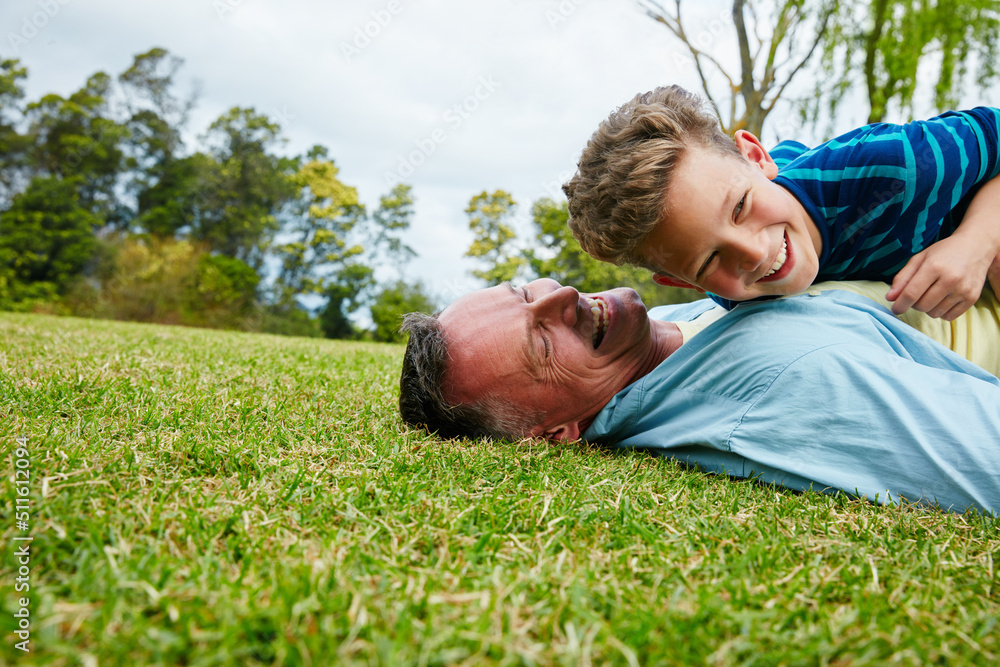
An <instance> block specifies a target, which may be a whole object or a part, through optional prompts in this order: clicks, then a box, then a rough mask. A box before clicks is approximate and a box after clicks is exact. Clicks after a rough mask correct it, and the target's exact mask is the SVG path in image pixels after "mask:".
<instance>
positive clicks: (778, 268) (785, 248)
mask: <svg viewBox="0 0 1000 667" xmlns="http://www.w3.org/2000/svg"><path fill="white" fill-rule="evenodd" d="M791 256H792V252H791V248H790V247H789V245H788V231H787V230H785V232H784V233H783V234H782V240H781V249H780V250H778V255H777V256H776V257H775V258H774V262H772V263H771V268H770V269H769V270H768V272H767V273H765V274H764V275H763V276H761V277H760V278H758V279H757V281H756V282H759V283H763V282H771V281H774V280H781V279H782V278H784V277H785V276H787V275H788V273H789V272H790V271H791V269H792V265H793V264H794V262H789V261H788V260H789V259H790V258H791Z"/></svg>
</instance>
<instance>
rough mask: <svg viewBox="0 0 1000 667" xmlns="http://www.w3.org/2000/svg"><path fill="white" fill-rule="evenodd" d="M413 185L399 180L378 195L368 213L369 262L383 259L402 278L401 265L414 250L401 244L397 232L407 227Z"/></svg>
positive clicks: (413, 254) (411, 203) (409, 219)
mask: <svg viewBox="0 0 1000 667" xmlns="http://www.w3.org/2000/svg"><path fill="white" fill-rule="evenodd" d="M412 190H413V188H412V187H410V186H409V185H406V184H404V183H399V184H398V185H396V187H394V188H393V189H392V190H391V191H390V192H389V194H387V195H382V197H381V198H380V199H379V204H378V208H377V209H375V213H374V214H372V222H373V223H374V224H373V225H372V239H371V254H372V258H373V261H377V260H378V259H381V260H383V263H384V264H387V265H389V266H393V267H395V269H396V272H397V275H399V276H400V277H402V274H403V267H404V266H405V265H406V264H407V262H409V261H410V260H411V259H413V258H414V257H416V255H417V253H416V252H415V251H414V250H413V248H411V247H410V246H408V245H406V244H405V243H403V240H402V239H401V238H400V237H399V233H400V232H405V231H406V230H407V229H409V228H410V222H411V219H412V217H413V195H412V194H411V192H412Z"/></svg>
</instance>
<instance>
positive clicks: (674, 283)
mask: <svg viewBox="0 0 1000 667" xmlns="http://www.w3.org/2000/svg"><path fill="white" fill-rule="evenodd" d="M653 282H654V283H656V284H657V285H662V286H664V287H684V288H687V289H693V290H698V291H699V292H701V293H702V294H704V293H705V290H703V289H702V288H700V287H698V286H697V285H692V284H691V283H687V282H684V281H683V280H678V279H677V278H673V277H671V276H668V275H664V274H662V273H654V274H653Z"/></svg>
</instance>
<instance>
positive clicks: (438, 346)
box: [399, 313, 544, 440]
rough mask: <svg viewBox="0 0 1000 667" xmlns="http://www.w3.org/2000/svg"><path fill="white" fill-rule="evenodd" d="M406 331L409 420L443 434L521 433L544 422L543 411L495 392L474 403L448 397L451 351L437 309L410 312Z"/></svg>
mask: <svg viewBox="0 0 1000 667" xmlns="http://www.w3.org/2000/svg"><path fill="white" fill-rule="evenodd" d="M401 329H402V331H404V332H406V333H408V334H409V335H410V340H409V341H408V342H407V344H406V353H405V355H404V356H403V371H402V373H401V374H400V378H399V412H400V414H401V415H402V417H403V421H404V422H406V423H407V424H409V425H410V426H416V427H422V428H426V429H427V430H428V431H431V432H436V433H437V434H438V435H439V436H441V437H443V438H456V437H466V438H477V437H492V438H502V439H508V440H517V439H520V438H523V437H524V436H525V435H526V434H527V432H528V431H529V430H530V429H531V428H533V427H534V426H537V425H538V424H540V423H541V422H542V419H543V417H544V414H543V413H542V412H541V411H538V410H534V411H533V410H530V409H527V406H521V405H517V404H515V403H514V402H513V401H510V400H508V399H504V398H502V397H500V396H497V395H496V394H488V395H485V396H481V397H479V399H478V400H476V401H474V402H471V403H462V404H457V405H453V404H451V403H449V402H448V401H447V400H445V397H444V391H443V388H442V387H443V384H444V376H445V373H446V372H447V370H448V362H449V361H450V356H449V354H448V341H447V339H446V338H445V335H444V331H443V329H442V327H441V322H440V321H439V320H438V313H435V314H434V315H426V314H424V313H409V314H407V315H406V316H405V317H404V318H403V326H402V327H401Z"/></svg>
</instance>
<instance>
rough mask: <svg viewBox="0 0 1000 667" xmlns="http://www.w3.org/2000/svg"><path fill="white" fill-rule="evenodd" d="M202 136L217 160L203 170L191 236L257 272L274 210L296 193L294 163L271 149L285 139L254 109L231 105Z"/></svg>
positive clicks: (274, 228) (272, 226)
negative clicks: (289, 174)
mask: <svg viewBox="0 0 1000 667" xmlns="http://www.w3.org/2000/svg"><path fill="white" fill-rule="evenodd" d="M205 138H206V141H207V142H208V143H209V144H210V152H209V154H210V155H211V156H212V157H213V158H215V162H216V164H215V165H211V167H212V168H210V169H209V170H208V171H207V173H204V174H202V179H203V181H202V186H201V191H200V193H199V202H198V209H199V211H198V214H197V215H196V216H195V219H194V220H193V221H192V222H193V228H192V236H193V237H194V238H196V239H200V240H204V241H207V242H208V243H209V245H210V247H211V248H212V249H213V250H215V251H217V252H220V253H222V254H224V255H229V256H230V257H235V258H237V259H240V260H243V261H244V262H246V263H247V264H249V265H250V266H252V267H253V268H254V269H257V270H259V269H260V268H261V267H262V266H263V262H264V255H265V253H266V251H267V249H268V247H269V246H270V244H271V240H272V239H273V237H274V234H275V232H276V231H277V230H278V228H279V223H278V219H277V217H276V214H277V212H278V211H279V210H280V209H281V208H282V207H283V206H284V205H285V203H286V202H287V201H288V200H289V199H290V198H292V197H293V196H294V195H295V193H296V191H297V190H296V184H295V182H294V180H293V179H290V178H287V177H286V176H287V175H288V173H289V172H290V171H292V170H293V169H294V166H295V164H294V161H293V160H288V159H283V158H280V157H278V156H277V155H274V154H273V153H272V152H271V151H272V150H273V149H274V148H275V147H276V146H277V145H279V144H281V143H283V139H282V137H281V128H280V127H279V126H278V125H277V123H274V122H272V121H271V120H270V119H269V118H268V117H267V116H264V115H262V114H259V113H257V112H256V111H254V110H253V109H248V108H241V107H233V108H232V109H230V110H229V111H227V112H226V113H224V114H223V115H222V116H220V117H219V118H218V119H217V120H216V121H215V122H213V123H212V125H211V126H210V127H209V129H208V133H207V134H206V137H205Z"/></svg>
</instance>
